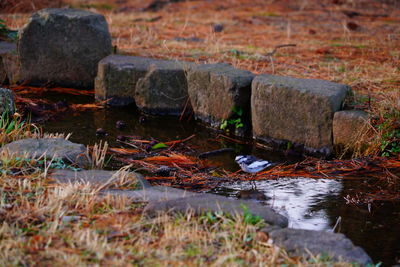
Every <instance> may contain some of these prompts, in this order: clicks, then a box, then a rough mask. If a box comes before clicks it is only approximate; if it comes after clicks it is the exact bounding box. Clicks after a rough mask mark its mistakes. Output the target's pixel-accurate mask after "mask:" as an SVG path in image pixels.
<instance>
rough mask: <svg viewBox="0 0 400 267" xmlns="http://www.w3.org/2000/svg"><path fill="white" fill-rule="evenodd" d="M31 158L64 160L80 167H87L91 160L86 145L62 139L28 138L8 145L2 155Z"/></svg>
mask: <svg viewBox="0 0 400 267" xmlns="http://www.w3.org/2000/svg"><path fill="white" fill-rule="evenodd" d="M4 152H6V153H8V154H13V155H15V156H24V157H31V158H40V157H45V158H47V159H49V160H50V159H53V158H54V159H57V158H59V159H63V160H65V161H67V162H70V163H72V164H76V165H78V166H86V165H88V164H89V159H88V157H87V154H86V148H85V146H84V145H81V144H76V143H72V142H71V141H68V140H65V139H62V138H41V139H35V138H28V139H22V140H18V141H14V142H11V143H9V144H6V145H5V146H3V148H2V149H1V153H4Z"/></svg>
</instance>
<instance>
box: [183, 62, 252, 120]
mask: <svg viewBox="0 0 400 267" xmlns="http://www.w3.org/2000/svg"><path fill="white" fill-rule="evenodd" d="M253 78H254V74H252V73H251V72H249V71H245V70H238V69H235V68H234V67H232V66H231V65H229V64H225V63H218V64H204V65H197V66H195V67H192V68H191V69H190V70H189V71H188V75H187V80H188V92H189V97H190V101H191V104H192V107H193V110H194V113H195V116H196V118H197V119H200V120H202V121H204V122H206V123H208V124H210V125H211V126H212V127H215V128H217V127H219V126H220V125H221V123H222V121H223V120H229V119H230V118H232V117H233V116H235V112H234V110H235V109H236V110H242V111H243V115H242V121H243V122H244V123H245V124H248V123H249V108H250V94H251V82H252V80H253Z"/></svg>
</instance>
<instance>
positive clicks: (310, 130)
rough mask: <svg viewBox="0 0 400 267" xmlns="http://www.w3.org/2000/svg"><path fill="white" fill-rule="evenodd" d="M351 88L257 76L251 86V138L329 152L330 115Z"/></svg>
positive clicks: (296, 79) (330, 141)
mask: <svg viewBox="0 0 400 267" xmlns="http://www.w3.org/2000/svg"><path fill="white" fill-rule="evenodd" d="M350 92H351V88H350V87H349V86H346V85H342V84H337V83H333V82H329V81H323V80H315V79H298V78H291V77H284V76H276V75H260V76H257V77H256V78H255V79H254V80H253V83H252V96H251V116H252V126H253V136H254V137H255V138H256V139H258V140H261V141H263V140H267V139H269V138H273V139H277V140H284V141H290V142H292V143H297V144H303V145H305V146H306V147H309V148H313V149H320V150H325V149H326V150H331V148H332V144H333V140H332V121H333V114H334V113H335V112H336V111H338V110H340V109H341V107H342V104H343V101H344V100H345V98H346V96H347V95H348V94H349V93H350Z"/></svg>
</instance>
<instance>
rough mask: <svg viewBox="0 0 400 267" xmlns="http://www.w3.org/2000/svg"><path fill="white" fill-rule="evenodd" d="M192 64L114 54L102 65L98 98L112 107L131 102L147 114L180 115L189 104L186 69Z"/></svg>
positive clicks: (96, 83) (98, 79)
mask: <svg viewBox="0 0 400 267" xmlns="http://www.w3.org/2000/svg"><path fill="white" fill-rule="evenodd" d="M190 65H191V63H188V62H181V61H167V60H157V59H151V58H143V57H133V56H121V55H111V56H108V57H106V58H104V59H103V60H101V61H100V63H99V71H98V75H97V77H96V81H95V91H96V98H97V99H98V100H107V99H110V100H109V101H108V102H107V103H108V104H109V105H112V106H123V105H127V104H131V103H135V102H136V105H137V106H138V107H139V108H140V109H141V110H143V111H144V112H146V113H151V114H169V115H177V114H180V113H181V112H182V110H183V108H184V105H185V103H186V101H187V82H186V76H185V69H186V68H188V66H190Z"/></svg>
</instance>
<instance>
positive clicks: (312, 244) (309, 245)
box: [262, 227, 372, 265]
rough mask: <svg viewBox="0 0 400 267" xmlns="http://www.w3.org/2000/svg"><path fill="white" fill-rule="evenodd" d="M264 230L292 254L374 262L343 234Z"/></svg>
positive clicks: (272, 228)
mask: <svg viewBox="0 0 400 267" xmlns="http://www.w3.org/2000/svg"><path fill="white" fill-rule="evenodd" d="M262 231H264V232H267V233H268V235H269V237H270V238H271V239H272V241H273V243H274V244H275V245H277V246H279V247H283V248H284V249H285V250H286V251H287V252H288V253H289V255H290V256H295V257H297V256H303V257H306V258H307V257H310V256H311V255H310V253H311V254H312V255H314V256H315V255H321V254H327V255H328V256H330V257H331V258H332V259H334V260H337V261H345V262H354V263H358V264H361V265H367V264H372V260H371V258H370V257H369V256H368V254H367V253H366V252H365V251H364V250H363V249H362V248H360V247H357V246H355V245H354V244H353V243H352V242H351V241H350V239H348V238H347V237H346V236H345V235H343V234H336V233H331V232H323V231H314V230H302V229H290V228H286V229H281V228H274V227H267V228H265V229H263V230H262Z"/></svg>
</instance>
